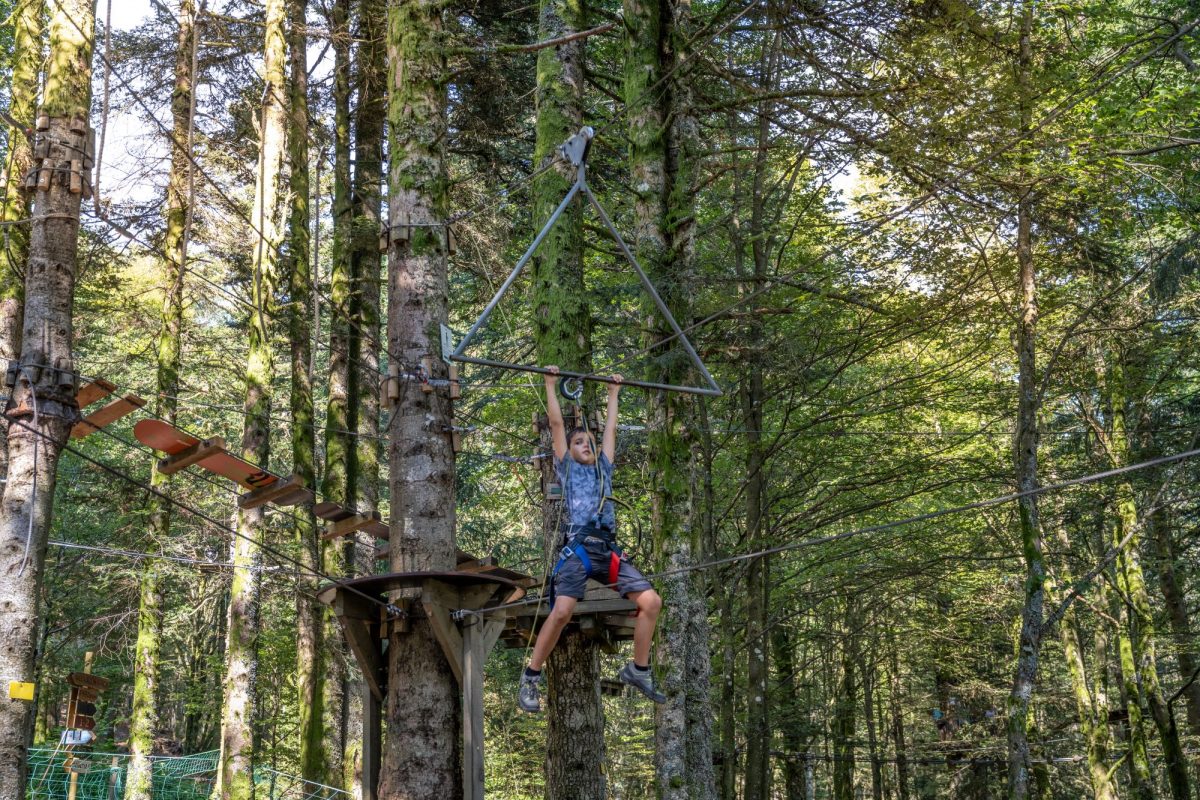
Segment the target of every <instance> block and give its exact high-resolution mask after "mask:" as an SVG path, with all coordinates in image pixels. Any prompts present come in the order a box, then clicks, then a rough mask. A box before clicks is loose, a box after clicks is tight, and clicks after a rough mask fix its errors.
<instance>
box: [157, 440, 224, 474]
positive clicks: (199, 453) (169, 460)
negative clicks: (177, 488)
mask: <svg viewBox="0 0 1200 800" xmlns="http://www.w3.org/2000/svg"><path fill="white" fill-rule="evenodd" d="M223 452H225V440H224V439H222V438H221V437H220V436H214V437H212V438H211V439H201V440H200V441H198V442H196V443H195V444H194V445H192V446H191V447H186V448H184V449H183V450H180V451H179V452H178V453H175V454H173V455H169V456H163V457H162V458H160V459H159V460H158V471H159V472H161V473H162V474H163V475H174V474H175V473H176V472H179V470H181V469H183V468H184V467H190V466H191V465H192V464H196V463H198V462H200V461H203V460H204V459H206V458H208V457H209V456H211V455H214V454H216V453H223Z"/></svg>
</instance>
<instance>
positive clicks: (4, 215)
mask: <svg viewBox="0 0 1200 800" xmlns="http://www.w3.org/2000/svg"><path fill="white" fill-rule="evenodd" d="M42 13H43V4H42V2H41V0H31V2H28V3H25V4H24V5H22V6H21V7H20V8H19V9H18V10H17V11H16V12H15V15H14V18H13V20H12V24H13V33H12V36H13V49H12V83H11V86H10V88H9V99H8V113H9V116H11V117H12V118H13V119H14V120H16V121H17V122H18V123H20V125H21V126H22V127H20V128H18V127H15V126H12V125H9V126H8V155H7V158H6V161H5V164H4V197H3V198H2V199H0V222H15V221H17V220H22V219H25V218H27V217H28V216H29V210H30V206H31V196H30V194H29V193H27V192H26V191H25V178H26V176H27V175H28V174H29V171H30V170H31V169H32V168H33V149H32V147H31V141H30V138H29V137H30V136H32V133H33V129H34V116H35V115H36V111H37V98H38V77H39V76H40V74H41V64H42ZM29 234H30V231H29V229H28V228H27V227H26V226H25V225H5V226H4V228H3V230H2V235H3V237H4V246H3V247H0V363H4V364H7V363H8V362H9V361H15V360H16V359H17V358H18V356H20V354H21V315H22V305H23V292H24V279H23V278H22V276H23V275H24V274H25V262H26V260H27V259H28V257H29ZM2 450H3V448H0V451H2ZM3 455H4V454H3V452H0V457H3ZM0 477H2V475H0Z"/></svg>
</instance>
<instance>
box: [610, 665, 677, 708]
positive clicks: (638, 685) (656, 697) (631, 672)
mask: <svg viewBox="0 0 1200 800" xmlns="http://www.w3.org/2000/svg"><path fill="white" fill-rule="evenodd" d="M617 677H618V678H620V679H621V683H625V684H628V685H630V686H632V687H633V688H635V689H637V690H638V691H639V692H641V693H642V694H644V695H646V697H648V698H650V699H651V700H653V701H654V702H656V703H665V702H667V696H666V695H665V694H663V693H662V692H660V691H658V690H657V689H655V688H654V679H653V678H651V677H650V670H646V671H645V672H642V671H641V670H640V669H636V668H635V667H634V666H633V662H632V661H630V662H629V663H628V664H626V665H625V666H623V667H621V671H620V672H619V673H618V674H617Z"/></svg>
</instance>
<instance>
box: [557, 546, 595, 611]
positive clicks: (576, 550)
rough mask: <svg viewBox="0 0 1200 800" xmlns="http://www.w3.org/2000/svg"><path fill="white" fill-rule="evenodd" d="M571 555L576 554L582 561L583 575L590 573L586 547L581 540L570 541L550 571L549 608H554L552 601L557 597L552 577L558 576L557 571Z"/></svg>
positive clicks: (589, 561) (590, 563)
mask: <svg viewBox="0 0 1200 800" xmlns="http://www.w3.org/2000/svg"><path fill="white" fill-rule="evenodd" d="M571 556H576V557H578V558H579V560H580V561H582V562H583V573H584V575H591V574H592V560H591V559H590V558H588V554H587V549H586V548H585V547H584V546H583V542H571V543H570V544H568V545H567V546H566V547H564V548H563V549H562V550H561V551H560V552H559V555H558V563H557V564H555V565H554V571H553V572H551V573H550V609H551V610H553V609H554V601H555V599H557V593H556V592H555V591H554V579H555V578H557V577H558V571H559V570H560V569H562V568H563V564H566V563H567V561H568V560H569V559H570V558H571Z"/></svg>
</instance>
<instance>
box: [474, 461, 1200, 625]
mask: <svg viewBox="0 0 1200 800" xmlns="http://www.w3.org/2000/svg"><path fill="white" fill-rule="evenodd" d="M1196 456H1200V448H1196V449H1191V450H1186V451H1183V452H1181V453H1175V454H1172V455H1166V456H1159V457H1157V458H1152V459H1149V460H1147V461H1141V462H1138V463H1137V464H1129V465H1126V466H1123V467H1114V468H1113V469H1108V470H1103V471H1100V472H1093V473H1090V474H1087V475H1083V476H1080V477H1078V478H1071V479H1068V480H1065V481H1059V482H1056V483H1051V484H1046V485H1045V486H1038V487H1035V488H1033V489H1026V490H1023V491H1018V492H1010V493H1008V494H1002V495H997V496H995V497H991V498H987V499H984V500H977V501H974V502H971V503H966V504H963V505H958V506H951V507H950V508H942V509H938V510H937V511H930V512H927V513H925V514H917V515H915V516H910V517H904V518H903V519H898V520H892V521H890V522H883V523H879V524H878V525H869V526H866V527H862V528H854V529H852V530H848V531H843V532H842V533H835V534H830V535H828V536H818V537H813V538H809V539H804V540H802V541H799V542H790V543H788V544H782V545H777V546H775V547H768V548H765V549H762V550H756V551H754V552H750V553H738V554H735V555H731V556H725V557H722V558H716V559H712V560H710V561H704V562H701V563H699V564H692V565H689V566H685V567H678V568H675V569H668V570H663V571H661V572H655V573H652V574H650V575H647V576H646V578H647V579H650V578H664V577H670V576H672V575H682V574H685V573H689V572H696V571H699V570H704V569H710V568H712V567H717V566H722V565H725V564H732V563H736V562H739V561H746V560H749V559H756V558H762V557H764V556H770V555H775V554H776V553H784V552H787V551H789V550H797V549H800V548H803V547H814V546H816V545H822V544H830V543H832V542H839V541H842V540H844V539H851V538H854V537H857V536H865V535H869V534H873V533H879V532H881V531H886V530H891V529H893V528H899V527H903V526H906V525H913V524H916V523H920V522H928V521H930V520H934V519H939V518H941V517H946V516H950V515H954V514H963V513H966V512H968V511H978V510H981V509H985V508H991V507H993V506H998V505H1003V504H1005V503H1010V502H1012V501H1014V500H1020V499H1022V498H1026V497H1036V496H1039V495H1042V494H1046V493H1048V492H1054V491H1058V490H1061V489H1066V488H1070V487H1072V486H1081V485H1084V484H1089V483H1095V482H1097V481H1101V480H1105V479H1107V478H1112V477H1115V476H1117V475H1125V474H1128V473H1131V472H1137V471H1140V470H1144V469H1149V468H1151V467H1157V466H1162V465H1164V464H1172V463H1175V462H1180V461H1184V460H1187V459H1190V458H1195V457H1196ZM1132 535H1133V532H1130V534H1129V536H1132ZM1127 538H1128V537H1127ZM1119 549H1120V548H1112V550H1113V551H1116V550H1119ZM1109 557H1111V555H1110V556H1109ZM612 585H613V584H610V585H608V586H609V587H611V586H612ZM1081 585H1083V583H1081V582H1080V581H1076V583H1075V588H1076V589H1078V588H1079V587H1080V586H1081ZM533 602H534V601H533V599H532V598H529V599H524V600H518V601H515V602H512V603H506V604H504V605H499V606H491V607H489V608H487V609H483V610H479V611H473V610H470V609H461V610H460V613H462V614H487V613H491V612H494V611H500V610H503V609H507V608H519V607H522V606H527V605H531V604H532V603H533Z"/></svg>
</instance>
